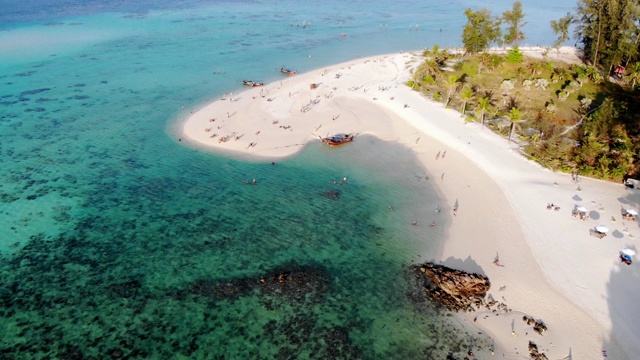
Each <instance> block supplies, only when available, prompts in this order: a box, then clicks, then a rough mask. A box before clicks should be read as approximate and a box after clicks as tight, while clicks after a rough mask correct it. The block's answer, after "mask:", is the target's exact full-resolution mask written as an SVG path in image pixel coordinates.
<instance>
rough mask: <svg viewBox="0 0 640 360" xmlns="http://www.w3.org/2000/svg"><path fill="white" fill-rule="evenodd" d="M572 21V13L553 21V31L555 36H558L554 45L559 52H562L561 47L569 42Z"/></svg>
mask: <svg viewBox="0 0 640 360" xmlns="http://www.w3.org/2000/svg"><path fill="white" fill-rule="evenodd" d="M572 21H573V15H571V13H567V15H566V16H564V17H561V18H560V19H558V20H551V30H553V33H554V34H555V35H558V39H557V40H556V42H555V43H554V44H553V46H554V47H555V48H556V50H557V51H558V52H560V46H561V45H562V44H564V42H565V41H567V40H569V26H570V25H571V22H572Z"/></svg>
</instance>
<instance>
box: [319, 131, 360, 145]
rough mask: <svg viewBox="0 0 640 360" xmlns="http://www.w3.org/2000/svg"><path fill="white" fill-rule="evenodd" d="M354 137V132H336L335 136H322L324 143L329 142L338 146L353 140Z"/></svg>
mask: <svg viewBox="0 0 640 360" xmlns="http://www.w3.org/2000/svg"><path fill="white" fill-rule="evenodd" d="M353 138H354V135H353V134H335V135H333V136H328V137H325V138H323V137H321V138H320V140H322V142H323V143H326V144H329V146H336V145H342V144H346V143H348V142H352V141H353Z"/></svg>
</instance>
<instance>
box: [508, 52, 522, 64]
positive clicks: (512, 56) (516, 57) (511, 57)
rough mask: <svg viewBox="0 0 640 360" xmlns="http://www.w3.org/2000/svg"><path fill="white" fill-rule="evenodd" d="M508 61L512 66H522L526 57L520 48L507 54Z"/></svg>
mask: <svg viewBox="0 0 640 360" xmlns="http://www.w3.org/2000/svg"><path fill="white" fill-rule="evenodd" d="M507 61H508V62H510V63H512V64H520V63H521V62H522V61H524V55H523V54H522V51H520V49H519V48H515V49H511V50H509V52H508V53H507Z"/></svg>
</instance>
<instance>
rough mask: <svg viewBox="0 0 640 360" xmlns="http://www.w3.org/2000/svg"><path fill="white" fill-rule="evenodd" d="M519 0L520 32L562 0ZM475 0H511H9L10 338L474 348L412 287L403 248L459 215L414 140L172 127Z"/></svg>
mask: <svg viewBox="0 0 640 360" xmlns="http://www.w3.org/2000/svg"><path fill="white" fill-rule="evenodd" d="M523 4H524V10H525V12H526V13H527V19H526V20H527V22H528V24H527V26H526V28H525V32H526V34H527V36H528V38H529V39H528V40H527V41H526V42H528V43H530V44H549V43H552V42H553V35H552V33H551V31H550V30H549V26H548V23H549V21H550V20H552V19H557V18H559V17H561V16H563V15H564V14H565V13H566V12H567V11H569V10H570V9H571V7H572V6H573V4H564V5H561V4H558V2H557V1H551V0H540V1H535V2H534V1H529V0H526V1H523ZM481 6H486V7H488V8H490V9H492V10H493V12H494V13H495V14H497V13H501V12H502V11H503V10H505V9H507V8H508V7H510V6H511V2H510V1H505V0H500V1H468V0H458V1H452V2H442V1H441V2H435V1H413V0H411V1H399V2H398V1H390V0H383V1H376V2H365V1H351V2H344V1H334V0H328V1H325V2H312V1H307V0H303V1H290V0H285V1H263V0H256V1H244V0H231V1H224V0H223V1H201V0H190V1H181V2H174V1H150V0H148V1H132V0H129V1H126V0H120V1H118V0H114V1H91V0H85V1H81V0H42V1H28V0H21V1H17V0H0V9H2V11H0V169H1V171H0V334H1V335H2V336H0V359H38V358H60V359H84V358H93V359H102V358H154V359H170V358H199V359H274V358H277V359H305V358H313V359H340V358H342V359H356V358H362V359H418V358H420V359H444V358H446V357H447V355H448V354H453V355H454V356H456V358H462V356H464V355H466V353H467V351H468V350H469V348H474V351H476V355H478V356H482V354H485V353H486V352H487V351H488V349H489V348H490V347H491V341H490V340H489V339H487V338H486V337H484V336H482V335H479V334H475V333H474V334H470V333H469V332H468V331H465V330H464V329H463V328H462V327H461V326H460V325H459V324H458V323H457V322H455V321H454V320H453V318H451V317H450V316H447V314H446V313H444V312H442V311H441V310H440V309H438V308H437V307H435V306H433V305H430V304H428V303H424V302H423V301H422V300H421V298H420V296H418V295H419V290H418V289H417V288H416V286H415V283H414V280H413V275H412V274H411V273H410V271H409V266H410V265H411V264H413V263H416V262H419V261H427V260H433V259H434V258H436V257H437V255H438V252H439V249H440V246H441V244H442V241H444V235H445V234H446V227H447V225H448V223H449V221H450V219H448V218H447V217H448V215H447V214H444V213H443V214H441V215H436V214H435V212H434V211H433V210H434V209H435V208H436V207H438V206H447V204H442V203H441V201H440V199H439V196H438V190H437V188H435V187H434V186H433V185H432V183H431V182H430V181H429V172H428V169H424V168H422V167H421V166H420V165H418V164H417V162H416V161H415V159H414V158H413V156H412V155H411V152H410V151H408V150H407V149H403V148H400V147H398V146H396V145H394V144H392V143H384V142H381V141H379V140H376V139H374V138H366V137H363V138H361V139H359V140H358V141H357V142H354V143H353V144H350V145H349V146H346V147H344V148H339V149H329V148H326V147H322V146H321V145H320V144H319V142H318V143H312V144H310V145H309V146H307V147H306V148H305V149H303V150H302V151H301V152H300V153H299V154H298V155H296V156H294V157H291V158H288V159H283V160H277V161H276V163H275V164H274V165H272V164H271V162H270V161H239V160H234V159H229V158H225V157H223V156H219V155H216V154H212V153H209V152H206V151H201V150H197V149H192V148H187V147H185V146H183V145H182V144H181V143H179V142H178V141H177V140H176V139H177V136H178V135H176V134H175V132H174V129H175V127H176V126H175V124H178V123H179V122H180V121H181V120H183V119H184V117H185V116H186V114H187V113H188V111H182V110H181V108H182V106H184V107H185V108H186V109H187V110H189V109H197V108H198V107H200V106H202V105H203V104H205V103H206V102H209V101H211V100H212V99H216V98H219V97H220V96H221V95H222V94H224V93H225V92H229V91H233V92H238V91H240V90H241V87H242V85H241V80H242V79H245V78H250V79H254V80H259V81H265V82H270V81H276V80H278V79H279V78H280V74H279V72H278V70H277V69H279V68H280V67H281V66H283V65H286V66H289V67H295V68H297V69H298V70H299V71H301V72H304V71H307V70H311V69H315V68H320V67H323V66H327V65H329V64H332V63H338V62H343V61H347V60H351V59H354V58H358V57H363V56H370V55H376V54H383V53H390V52H397V51H408V50H418V49H421V48H424V47H431V46H432V45H434V44H439V45H440V46H441V47H445V46H459V45H460V40H459V38H460V32H461V27H462V25H463V24H464V22H465V20H464V16H463V11H464V9H465V8H467V7H473V8H479V7H481ZM309 24H311V25H310V26H308V25H309ZM303 25H305V26H303ZM343 32H344V33H346V34H347V35H348V36H347V37H339V36H338V35H339V34H340V33H343ZM309 55H311V56H309ZM372 154H373V155H374V156H372ZM343 177H347V179H348V180H347V182H346V184H343V185H334V181H338V182H340V181H341V179H342V178H343ZM248 178H256V179H257V180H258V184H257V185H255V186H251V185H249V186H247V185H245V184H243V183H242V180H243V179H248ZM390 205H392V206H393V209H394V210H390V209H389V206H390ZM434 216H439V219H438V221H439V224H441V225H442V226H439V227H438V229H437V230H433V229H429V231H427V229H426V226H425V227H421V226H411V222H412V221H413V220H416V219H417V220H420V221H421V222H422V223H428V222H430V221H431V219H432V218H433V217H434Z"/></svg>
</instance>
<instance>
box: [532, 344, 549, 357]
mask: <svg viewBox="0 0 640 360" xmlns="http://www.w3.org/2000/svg"><path fill="white" fill-rule="evenodd" d="M529 357H531V359H533V360H549V358H548V357H547V355H545V354H544V353H542V352H540V351H539V350H538V345H536V343H534V342H533V341H529Z"/></svg>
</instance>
